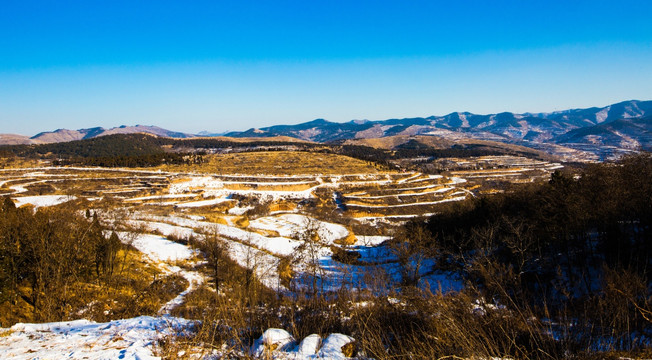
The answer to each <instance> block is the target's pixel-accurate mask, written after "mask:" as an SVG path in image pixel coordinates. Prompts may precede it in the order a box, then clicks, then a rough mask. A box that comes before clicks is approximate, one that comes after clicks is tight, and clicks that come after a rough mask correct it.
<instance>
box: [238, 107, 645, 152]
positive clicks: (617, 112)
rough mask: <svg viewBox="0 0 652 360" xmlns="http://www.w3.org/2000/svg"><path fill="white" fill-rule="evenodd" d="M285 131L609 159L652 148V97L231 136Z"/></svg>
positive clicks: (260, 133) (256, 132) (279, 131)
mask: <svg viewBox="0 0 652 360" xmlns="http://www.w3.org/2000/svg"><path fill="white" fill-rule="evenodd" d="M279 135H283V136H291V137H296V138H300V139H304V140H309V141H316V142H333V141H341V140H349V139H366V138H381V137H387V136H395V135H411V136H414V135H434V136H440V137H444V138H451V137H452V138H458V139H459V138H474V139H481V140H492V141H500V142H507V143H512V144H519V145H524V146H530V147H535V148H539V149H546V150H549V149H550V148H549V147H546V146H545V145H561V146H565V147H570V148H574V149H579V150H584V151H587V152H589V153H594V154H597V155H598V156H599V157H605V156H607V155H609V154H611V153H612V152H613V151H614V149H621V150H624V151H628V150H638V149H644V150H652V101H638V100H630V101H624V102H621V103H617V104H613V105H609V106H606V107H603V108H597V107H593V108H588V109H572V110H564V111H556V112H552V113H524V114H515V113H511V112H503V113H499V114H490V115H477V114H472V113H468V112H462V113H460V112H454V113H451V114H448V115H444V116H430V117H425V118H422V117H419V118H405V119H389V120H380V121H368V120H362V121H361V120H353V121H349V122H346V123H333V122H329V121H326V120H323V119H317V120H313V121H310V122H306V123H302V124H298V125H276V126H270V127H264V128H260V129H249V130H247V131H243V132H231V133H228V134H226V136H231V137H269V136H279Z"/></svg>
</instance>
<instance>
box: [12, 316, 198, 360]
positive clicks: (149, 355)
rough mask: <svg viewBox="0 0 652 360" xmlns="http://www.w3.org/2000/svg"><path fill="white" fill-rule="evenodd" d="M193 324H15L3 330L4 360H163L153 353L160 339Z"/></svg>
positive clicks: (155, 320)
mask: <svg viewBox="0 0 652 360" xmlns="http://www.w3.org/2000/svg"><path fill="white" fill-rule="evenodd" d="M192 323H193V322H192V321H190V320H185V319H179V318H174V317H168V316H162V317H151V316H140V317H136V318H132V319H123V320H115V321H111V322H107V323H96V322H93V321H88V320H75V321H67V322H55V323H45V324H16V325H14V326H12V327H11V328H9V329H0V358H2V359H16V360H22V359H25V360H28V359H98V360H99V359H102V360H105V359H106V360H108V359H133V360H136V359H138V360H148V359H160V357H158V356H155V355H154V353H153V350H154V348H155V346H156V343H157V341H158V340H159V339H162V338H164V337H166V336H169V335H172V334H178V333H183V332H184V331H186V329H189V328H191V327H192Z"/></svg>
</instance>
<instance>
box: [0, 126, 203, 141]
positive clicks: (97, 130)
mask: <svg viewBox="0 0 652 360" xmlns="http://www.w3.org/2000/svg"><path fill="white" fill-rule="evenodd" d="M135 133H145V134H152V135H156V136H161V137H171V138H189V137H194V136H195V135H190V134H184V133H180V132H176V131H170V130H166V129H163V128H160V127H157V126H146V125H136V126H126V125H123V126H120V127H114V128H111V129H105V128H102V127H94V128H89V129H79V130H68V129H58V130H55V131H46V132H42V133H39V134H36V135H34V136H32V137H27V136H22V135H14V134H0V144H2V145H18V144H49V143H57V142H66V141H74V140H84V139H91V138H94V137H98V136H105V135H113V134H135Z"/></svg>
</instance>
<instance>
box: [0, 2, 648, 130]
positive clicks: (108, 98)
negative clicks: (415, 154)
mask: <svg viewBox="0 0 652 360" xmlns="http://www.w3.org/2000/svg"><path fill="white" fill-rule="evenodd" d="M650 14H652V2H649V1H627V0H625V1H618V2H616V1H535V0H532V1H500V0H498V1H465V0H456V1H453V0H449V1H381V0H378V1H246V0H239V1H192V2H189V1H185V2H181V1H176V2H173V1H134V0H131V1H119V0H118V1H111V2H109V1H56V2H55V1H41V2H36V1H29V0H22V1H5V2H3V3H2V4H1V5H0V133H19V134H24V135H34V134H35V133H37V132H40V131H45V130H54V129H56V128H69V129H78V128H85V127H94V126H104V127H113V126H119V125H122V124H126V125H135V124H144V125H157V126H161V127H164V128H168V129H170V130H177V131H185V132H198V131H201V130H209V131H216V132H221V131H226V130H246V129H248V128H251V127H264V126H269V125H273V124H293V123H299V122H304V121H309V120H312V119H315V118H325V119H328V120H331V121H348V120H352V119H386V118H396V117H411V116H429V115H443V114H447V113H450V112H453V111H470V112H475V113H495V112H500V111H514V112H526V111H531V112H541V111H554V110H561V109H566V108H580V107H590V106H604V105H608V104H610V103H614V102H618V101H622V100H628V99H639V100H649V99H652V22H650V21H649V15H650Z"/></svg>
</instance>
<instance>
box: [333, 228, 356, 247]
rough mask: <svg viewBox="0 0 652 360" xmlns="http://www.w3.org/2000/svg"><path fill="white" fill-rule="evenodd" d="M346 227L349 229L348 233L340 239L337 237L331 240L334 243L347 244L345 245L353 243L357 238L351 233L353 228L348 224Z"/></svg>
mask: <svg viewBox="0 0 652 360" xmlns="http://www.w3.org/2000/svg"><path fill="white" fill-rule="evenodd" d="M346 229H347V230H348V231H349V234H348V235H346V236H345V237H343V238H341V239H337V240H335V241H333V242H334V243H336V244H337V245H347V246H348V245H354V244H355V242H356V241H357V240H358V239H357V238H356V237H355V234H354V233H353V230H352V229H351V228H350V227H348V226H347V228H346Z"/></svg>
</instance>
